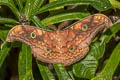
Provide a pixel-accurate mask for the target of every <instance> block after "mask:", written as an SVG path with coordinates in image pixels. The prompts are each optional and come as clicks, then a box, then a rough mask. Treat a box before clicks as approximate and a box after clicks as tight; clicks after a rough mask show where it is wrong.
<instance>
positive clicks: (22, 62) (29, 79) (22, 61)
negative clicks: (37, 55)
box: [18, 44, 34, 80]
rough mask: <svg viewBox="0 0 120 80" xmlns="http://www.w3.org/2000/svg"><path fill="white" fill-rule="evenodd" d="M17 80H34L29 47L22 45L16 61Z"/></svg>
mask: <svg viewBox="0 0 120 80" xmlns="http://www.w3.org/2000/svg"><path fill="white" fill-rule="evenodd" d="M18 72H19V80H34V79H33V75H32V54H31V51H30V48H29V46H27V45H25V44H22V50H21V51H20V55H19V61H18Z"/></svg>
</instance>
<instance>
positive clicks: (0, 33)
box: [0, 29, 8, 41]
mask: <svg viewBox="0 0 120 80" xmlns="http://www.w3.org/2000/svg"><path fill="white" fill-rule="evenodd" d="M7 34H8V30H2V29H0V39H1V40H2V41H5V40H6V36H7Z"/></svg>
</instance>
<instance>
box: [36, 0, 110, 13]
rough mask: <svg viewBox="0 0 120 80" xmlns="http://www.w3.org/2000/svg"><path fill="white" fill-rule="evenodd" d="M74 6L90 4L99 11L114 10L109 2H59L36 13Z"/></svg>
mask: <svg viewBox="0 0 120 80" xmlns="http://www.w3.org/2000/svg"><path fill="white" fill-rule="evenodd" d="M74 4H75V5H76V4H90V5H92V6H93V7H94V8H96V9H97V10H99V11H104V10H107V9H110V8H112V6H111V4H110V2H109V1H108V0H59V1H54V2H52V3H49V4H47V5H45V6H43V7H42V8H40V10H39V11H37V12H36V14H39V13H43V12H45V11H49V10H50V9H53V8H57V7H62V6H67V5H74ZM98 5H99V6H98Z"/></svg>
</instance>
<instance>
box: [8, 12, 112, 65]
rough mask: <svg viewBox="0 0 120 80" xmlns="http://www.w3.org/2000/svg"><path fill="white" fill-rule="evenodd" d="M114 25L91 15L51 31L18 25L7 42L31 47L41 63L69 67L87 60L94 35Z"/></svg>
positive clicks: (101, 15) (11, 31)
mask: <svg viewBox="0 0 120 80" xmlns="http://www.w3.org/2000/svg"><path fill="white" fill-rule="evenodd" d="M111 25H112V22H111V20H110V19H109V18H108V17H107V16H105V15H103V14H94V15H91V16H89V17H86V18H84V19H82V20H80V21H77V22H76V23H74V24H72V25H71V26H69V27H68V28H66V29H64V30H55V31H52V32H49V31H45V30H42V29H40V28H36V27H33V26H30V25H17V26H15V27H13V28H12V29H11V30H10V31H9V33H8V36H7V39H6V41H8V42H13V41H20V42H23V43H25V44H27V45H29V46H30V47H31V51H32V54H33V55H34V56H35V57H36V58H37V59H38V60H40V61H42V62H46V63H53V64H56V63H60V64H64V66H68V65H71V64H73V63H75V62H77V61H79V60H81V59H82V58H83V57H85V55H86V54H87V52H88V51H89V45H90V43H91V41H92V40H93V38H94V37H95V35H96V34H97V33H98V32H100V31H101V30H106V29H107V28H109V27H110V26H111Z"/></svg>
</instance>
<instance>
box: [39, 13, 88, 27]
mask: <svg viewBox="0 0 120 80" xmlns="http://www.w3.org/2000/svg"><path fill="white" fill-rule="evenodd" d="M89 15H90V14H89V13H87V12H86V13H84V12H83V13H82V12H67V13H62V14H57V15H54V16H51V17H47V18H45V19H43V20H42V21H41V22H42V24H44V25H45V26H47V25H50V24H55V23H59V22H62V21H66V20H71V19H77V20H78V19H82V18H84V17H86V16H89Z"/></svg>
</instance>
